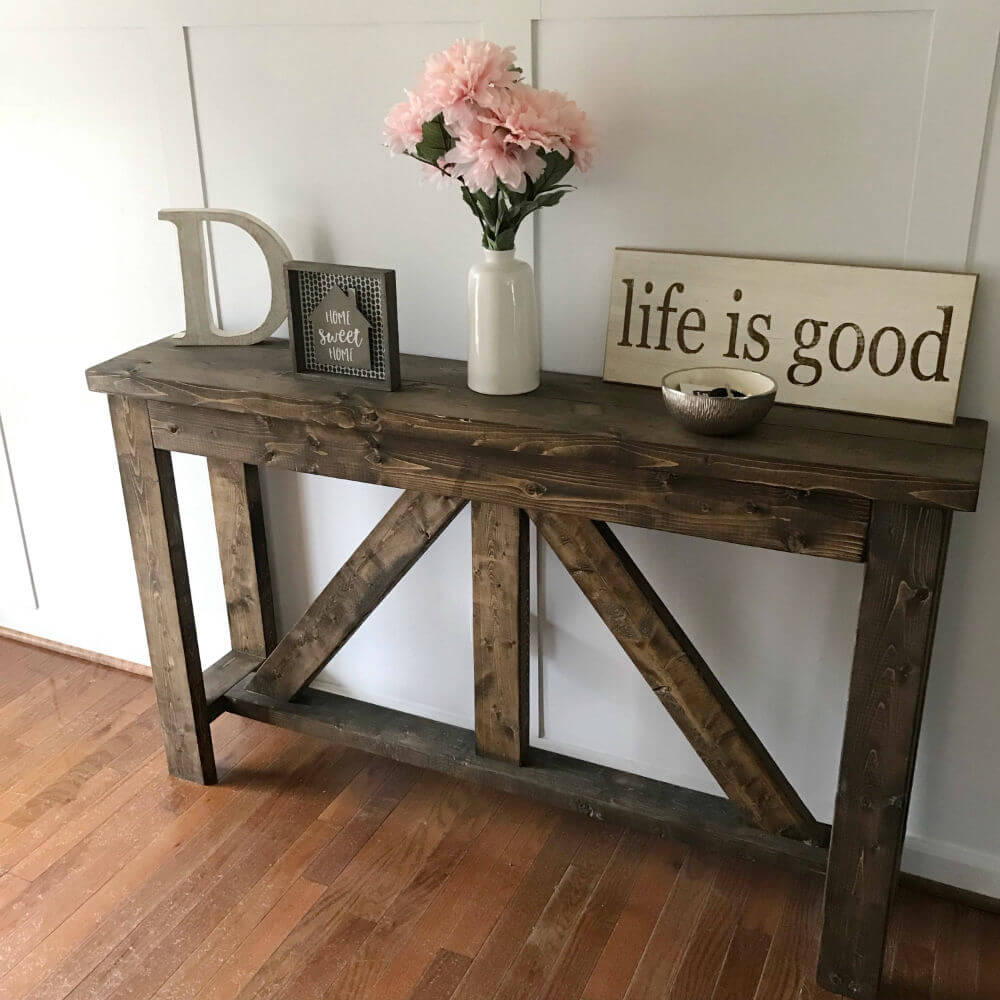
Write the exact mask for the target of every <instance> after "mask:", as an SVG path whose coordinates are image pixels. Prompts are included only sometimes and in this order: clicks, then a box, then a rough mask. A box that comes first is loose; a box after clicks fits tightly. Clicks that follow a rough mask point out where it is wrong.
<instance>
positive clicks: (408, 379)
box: [87, 339, 986, 520]
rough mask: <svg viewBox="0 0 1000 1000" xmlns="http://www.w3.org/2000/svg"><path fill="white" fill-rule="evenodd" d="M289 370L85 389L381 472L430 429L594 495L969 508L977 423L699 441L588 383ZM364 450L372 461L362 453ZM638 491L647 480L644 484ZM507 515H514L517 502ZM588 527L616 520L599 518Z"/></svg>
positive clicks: (788, 423) (846, 425) (638, 401)
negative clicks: (714, 485) (311, 439)
mask: <svg viewBox="0 0 1000 1000" xmlns="http://www.w3.org/2000/svg"><path fill="white" fill-rule="evenodd" d="M287 369H288V361H287V346H286V344H285V342H284V341H269V342H266V343H264V344H259V345H256V346H255V347H254V349H253V350H243V349H240V348H232V347H218V348H214V347H213V348H205V349H204V350H201V351H198V352H195V351H185V350H184V349H183V348H178V347H177V346H176V345H174V344H172V343H171V342H170V341H169V339H168V340H165V341H158V342H156V343H153V344H149V345H147V346H145V347H141V348H137V349H136V350H134V351H130V352H128V353H127V354H124V355H122V356H120V357H118V358H113V359H111V360H110V361H107V362H105V363H103V364H100V365H96V366H95V367H93V368H91V369H90V370H89V371H88V373H87V379H88V385H89V386H90V388H91V389H94V390H96V391H99V392H107V393H117V394H122V395H129V396H135V397H138V398H142V399H146V400H154V401H158V402H161V403H176V404H180V405H182V406H190V407H194V408H198V409H209V410H215V411H228V412H231V413H236V414H240V413H251V414H255V415H257V416H259V417H260V418H261V419H262V420H264V421H269V420H273V419H277V420H279V421H281V420H288V421H291V422H293V423H296V424H299V425H301V424H303V423H307V424H315V425H317V426H326V427H340V428H343V429H345V430H349V431H351V432H353V437H354V438H355V440H356V441H357V442H358V443H359V444H358V447H357V448H356V449H355V453H356V455H357V456H358V459H359V461H361V462H365V461H367V463H368V464H369V465H378V464H379V462H380V461H382V455H383V451H384V449H385V448H386V445H387V444H389V445H391V443H392V439H393V437H394V436H395V437H396V439H397V440H398V439H400V438H402V439H404V440H407V441H413V440H416V439H417V438H420V437H426V436H427V435H428V428H430V429H431V433H432V434H433V435H434V436H436V437H437V438H438V440H439V441H440V442H448V441H451V442H454V443H456V444H457V443H461V442H464V443H465V444H466V445H467V446H468V447H467V448H466V454H468V448H469V447H471V448H474V449H476V450H477V452H485V451H491V452H492V451H496V452H505V453H506V454H507V456H508V457H509V456H510V455H512V454H516V455H518V456H519V457H521V458H523V459H527V458H529V457H531V456H545V455H547V456H550V457H552V456H557V455H562V456H563V461H562V463H556V466H557V468H558V467H559V466H561V467H562V468H563V469H566V468H567V466H569V468H570V469H572V468H578V467H585V468H587V469H591V470H593V475H592V481H593V482H594V483H599V482H600V479H601V476H600V471H601V469H602V468H607V467H609V466H612V467H613V466H615V465H618V464H619V463H621V464H623V465H625V466H626V467H633V468H634V467H639V468H642V469H647V470H650V471H653V472H656V473H658V474H660V475H676V476H679V477H684V476H696V477H699V476H700V477H707V478H710V479H721V480H728V481H734V482H745V483H757V484H762V485H769V486H777V487H785V488H788V489H792V490H807V491H810V490H824V491H834V492H842V493H844V494H846V495H848V496H855V497H862V498H867V499H876V500H895V501H898V502H905V503H913V502H918V503H927V504H936V505H940V506H945V507H950V508H954V509H958V510H972V509H974V508H975V505H976V498H977V495H978V490H979V480H980V476H981V471H982V460H983V449H984V446H985V438H986V424H985V423H984V422H983V421H977V420H967V419H960V420H959V421H958V422H957V424H956V425H955V426H954V427H931V426H929V425H926V424H917V423H908V422H904V421H893V420H887V419H880V418H872V417H864V416H854V415H850V414H822V413H816V412H815V411H809V410H805V409H801V408H794V407H783V406H776V407H775V408H774V409H773V410H772V412H771V413H770V414H769V415H768V417H767V418H766V419H765V421H764V422H763V423H762V424H760V425H758V426H757V427H756V428H754V429H753V431H752V432H751V433H749V434H746V435H741V436H739V437H735V438H714V439H706V438H704V437H699V436H697V435H693V434H690V433H688V432H686V431H684V430H683V429H681V428H680V427H678V426H677V425H676V424H674V423H673V422H671V421H670V420H668V419H667V418H666V416H665V414H664V410H663V402H662V400H661V399H660V396H659V394H658V393H657V392H656V391H655V390H651V389H644V388H637V387H632V386H615V385H608V384H606V383H602V382H601V381H600V380H599V379H595V378H590V377H588V376H580V375H559V374H552V373H545V374H543V377H542V385H541V387H540V388H539V389H538V390H536V391H535V392H533V393H529V394H528V395H526V396H518V397H516V398H513V399H512V398H505V397H500V396H497V397H490V396H482V395H479V394H477V393H474V392H472V391H471V390H469V389H468V388H467V387H466V385H465V365H464V364H463V363H461V362H453V361H446V360H441V359H437V358H421V357H416V356H412V355H404V356H403V358H402V373H403V386H402V389H401V390H400V391H399V392H394V393H378V392H374V391H372V392H365V391H362V390H356V391H351V392H344V391H338V389H337V387H335V386H333V385H331V384H330V383H328V382H325V381H323V380H321V379H315V378H309V377H307V376H303V375H296V374H294V373H291V372H289V371H288V370H287ZM264 426H265V427H266V424H265V425H264ZM366 443H367V445H368V448H367V451H365V450H363V448H362V446H363V445H364V444H366ZM279 445H280V441H279ZM322 450H325V449H323V448H322V446H320V447H318V448H316V449H314V452H319V451H322ZM388 451H389V457H390V459H391V455H392V450H391V448H389V449H388ZM307 454H308V451H307ZM366 456H367V459H366ZM232 457H234V458H235V457H236V456H232ZM318 457H319V456H316V459H317V460H318ZM570 459H571V461H570ZM245 460H246V461H251V462H252V461H253V460H251V459H245ZM254 464H257V463H254ZM529 468H530V464H528V463H526V464H525V466H524V467H523V468H522V469H521V474H520V476H519V477H518V481H517V482H518V485H517V488H519V489H520V490H522V492H523V490H525V489H527V488H528V485H529V482H530V479H531V474H530V473H528V472H527V469H529ZM351 478H353V477H351ZM366 481H371V480H366ZM645 482H650V480H649V479H648V478H647V479H644V480H643V482H641V483H640V485H643V483H645ZM538 485H539V486H544V487H546V488H548V487H549V485H550V484H549V483H547V482H545V481H542V482H540V483H539V484H538ZM551 485H553V486H554V485H555V484H551ZM424 488H425V489H426V488H428V487H424ZM439 492H441V491H439ZM474 499H499V498H498V497H496V496H494V497H475V498H474ZM504 502H509V503H512V504H513V505H515V506H516V505H518V501H517V500H515V499H509V500H504ZM591 516H592V517H598V516H600V517H602V518H604V519H607V520H615V518H613V517H611V516H610V515H599V514H597V513H596V512H595V513H593V514H591Z"/></svg>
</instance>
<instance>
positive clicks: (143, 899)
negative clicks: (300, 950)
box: [0, 731, 302, 1000]
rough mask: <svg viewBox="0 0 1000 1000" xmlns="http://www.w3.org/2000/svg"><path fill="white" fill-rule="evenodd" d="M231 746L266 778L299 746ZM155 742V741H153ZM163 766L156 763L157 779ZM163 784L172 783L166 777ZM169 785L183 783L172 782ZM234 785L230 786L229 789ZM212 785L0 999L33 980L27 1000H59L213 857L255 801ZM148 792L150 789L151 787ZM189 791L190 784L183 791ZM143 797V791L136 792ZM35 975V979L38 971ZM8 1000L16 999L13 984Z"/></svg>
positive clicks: (248, 793)
mask: <svg viewBox="0 0 1000 1000" xmlns="http://www.w3.org/2000/svg"><path fill="white" fill-rule="evenodd" d="M241 735H242V736H243V739H240V738H239V737H237V739H235V740H234V741H233V744H232V745H231V747H230V748H229V752H231V753H233V754H234V755H235V754H239V753H240V751H241V750H242V751H243V752H242V754H240V756H241V759H240V760H239V761H234V762H233V763H234V773H235V774H236V775H237V781H238V774H239V771H238V767H239V765H241V764H242V765H243V766H245V767H247V768H248V769H249V770H251V771H252V772H253V773H266V772H267V770H268V767H269V766H273V765H277V767H287V768H291V767H293V766H294V763H295V760H296V757H297V755H298V754H300V753H301V752H302V747H301V746H300V745H298V744H297V743H296V742H295V741H292V740H289V739H288V738H287V736H286V734H284V733H281V732H277V731H275V732H271V733H268V734H267V735H266V736H265V737H264V738H263V739H260V738H259V737H260V733H259V732H258V733H253V734H252V735H254V736H256V737H258V738H257V739H255V740H254V741H253V742H252V743H250V742H249V740H248V737H249V736H250V735H251V734H250V733H246V732H245V733H243V734H241ZM158 742H159V741H158ZM165 768H166V761H165V759H164V758H163V757H162V756H161V757H160V758H159V759H158V760H157V761H156V773H157V774H158V775H162V774H163V773H164V771H165ZM164 780H165V781H166V782H167V783H168V784H170V783H171V779H169V778H166V779H164ZM174 784H180V783H178V782H174ZM235 784H236V782H234V785H235ZM234 785H230V786H221V785H219V786H213V787H207V788H203V789H202V794H201V795H200V796H198V798H197V799H196V800H195V801H194V802H193V803H192V805H191V807H190V808H189V809H187V810H185V811H183V812H181V813H180V814H179V815H178V816H177V817H176V819H174V820H173V821H172V822H170V823H167V824H166V825H165V826H163V827H162V828H161V829H159V831H158V833H157V835H156V836H154V837H153V838H152V839H151V841H150V842H149V843H148V844H147V845H146V847H145V848H143V850H142V851H140V853H139V854H138V855H136V856H135V857H134V858H132V859H131V860H130V861H129V862H128V863H127V864H126V865H124V866H123V867H122V868H121V869H120V870H119V871H118V872H116V873H115V874H114V875H113V876H112V877H111V878H110V879H109V880H108V881H107V882H106V883H104V885H102V886H101V887H100V888H99V889H98V890H97V891H96V892H95V893H94V894H93V895H92V896H91V897H90V898H89V899H88V900H87V901H86V903H85V904H84V905H82V906H80V907H79V908H78V909H77V910H76V911H75V912H73V913H72V914H71V915H70V916H68V917H67V918H66V920H64V921H63V923H62V924H60V925H59V926H58V928H57V929H56V930H55V931H54V932H53V933H52V934H50V935H49V936H48V937H47V938H46V939H45V940H44V941H43V943H42V946H41V949H36V951H35V952H33V953H32V955H31V956H28V958H27V959H25V960H24V961H22V962H21V963H20V965H19V966H18V967H17V968H16V969H15V970H13V971H12V972H11V973H10V974H9V975H8V976H6V977H4V978H3V979H2V980H0V997H5V998H6V996H7V994H6V993H5V992H4V991H5V988H7V987H8V986H10V984H11V981H18V982H20V981H24V980H26V979H27V980H30V982H31V986H32V989H31V992H30V993H28V994H26V995H29V996H31V997H32V1000H61V998H63V997H65V996H67V995H68V994H69V993H70V992H71V990H73V989H74V988H75V987H76V986H77V984H78V983H80V982H81V981H82V980H83V979H84V977H85V976H87V975H88V974H89V973H90V972H91V971H92V970H93V969H94V968H96V967H97V965H98V964H99V963H100V962H101V961H102V960H103V959H104V958H105V956H107V955H108V954H109V953H110V952H111V951H112V950H113V949H114V948H115V947H116V946H117V945H118V944H119V943H120V942H121V941H122V940H123V939H124V938H125V936H126V935H127V934H129V933H130V932H131V931H132V929H133V928H134V927H135V926H136V925H137V924H138V923H139V921H140V920H142V919H143V918H144V917H145V916H146V915H147V914H148V913H149V912H150V911H151V910H152V909H153V908H154V907H155V906H156V905H157V904H158V903H159V902H160V901H161V900H162V899H163V898H164V897H165V896H166V895H167V894H168V893H169V892H170V891H171V889H172V888H173V887H174V886H175V885H177V884H178V883H179V882H181V881H182V880H183V879H184V878H185V877H186V875H187V874H188V873H189V872H190V871H191V870H192V869H193V868H194V867H195V866H196V865H197V864H199V863H200V861H201V860H202V858H203V857H204V856H205V855H206V854H208V853H210V851H211V848H212V845H213V844H214V843H215V842H216V841H218V840H221V839H224V837H225V836H226V835H227V833H228V832H230V831H231V830H232V829H233V828H235V827H236V826H238V825H239V824H240V823H241V822H244V821H245V820H246V818H247V817H248V816H249V815H250V814H251V813H252V811H253V809H254V808H255V806H256V804H257V802H256V801H255V800H256V799H257V796H256V795H254V793H253V789H252V788H246V789H243V790H241V789H239V788H238V787H234ZM149 787H155V784H154V783H153V782H151V783H150V785H148V786H147V788H149ZM184 787H187V786H184ZM140 794H141V793H140ZM39 951H42V952H44V953H46V956H47V958H46V962H45V965H47V969H45V968H43V969H41V970H39V969H38V968H37V965H38V963H37V962H34V963H33V962H32V961H31V959H32V958H33V957H36V956H37V954H38V953H39ZM36 973H40V974H36ZM11 989H12V993H11V995H12V996H18V995H21V994H18V993H17V992H16V988H15V987H11Z"/></svg>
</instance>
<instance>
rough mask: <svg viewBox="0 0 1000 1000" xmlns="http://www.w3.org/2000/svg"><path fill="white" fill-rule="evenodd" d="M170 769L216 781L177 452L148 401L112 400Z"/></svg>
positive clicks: (131, 533) (135, 557) (130, 527)
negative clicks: (154, 422) (157, 438)
mask: <svg viewBox="0 0 1000 1000" xmlns="http://www.w3.org/2000/svg"><path fill="white" fill-rule="evenodd" d="M108 404H109V406H110V409H111V424H112V428H113V430H114V436H115V447H116V449H117V451H118V468H119V471H120V472H121V480H122V492H123V494H124V497H125V511H126V514H127V515H128V525H129V533H130V535H131V537H132V554H133V557H134V559H135V567H136V576H137V578H138V581H139V596H140V598H141V601H142V614H143V618H144V620H145V623H146V639H147V641H148V642H149V657H150V663H151V664H152V668H153V684H154V685H155V687H156V701H157V705H158V706H159V710H160V720H161V723H162V726H163V739H164V742H165V744H166V748H167V766H168V767H169V768H170V773H171V774H173V775H176V776H177V777H180V778H187V779H188V780H189V781H198V782H202V783H206V784H211V783H212V782H214V781H215V778H216V772H215V760H214V757H213V754H212V734H211V731H210V730H209V718H208V707H207V705H206V702H205V686H204V683H203V681H202V676H201V660H200V659H199V655H198V640H197V636H196V634H195V623H194V609H193V607H192V604H191V589H190V585H189V583H188V575H187V560H186V559H185V556H184V539H183V535H182V533H181V520H180V513H179V511H178V509H177V491H176V489H175V487H174V473H173V465H172V463H171V460H170V454H169V452H164V451H159V450H157V449H155V448H154V447H153V441H152V434H151V431H150V427H149V415H148V413H147V411H146V406H145V404H144V403H143V402H142V401H141V400H136V399H129V398H126V397H122V396H111V397H110V398H109V399H108Z"/></svg>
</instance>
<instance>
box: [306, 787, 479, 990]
mask: <svg viewBox="0 0 1000 1000" xmlns="http://www.w3.org/2000/svg"><path fill="white" fill-rule="evenodd" d="M498 800H499V796H498V795H497V794H496V793H494V792H491V791H483V792H480V793H478V794H476V795H474V796H473V797H472V799H471V800H470V802H469V804H468V805H467V806H466V808H465V809H464V810H463V811H462V813H461V814H460V815H459V816H458V817H457V818H456V820H455V822H454V823H453V825H452V826H451V828H450V829H449V830H448V832H447V834H445V836H444V837H443V839H442V840H441V841H440V842H439V843H438V845H437V846H436V847H435V848H434V850H433V851H432V852H431V853H430V855H428V857H427V860H426V862H425V863H424V864H423V866H422V867H421V868H420V869H419V870H418V871H417V872H416V874H415V875H414V876H413V878H412V879H411V880H410V881H409V883H407V885H406V886H405V887H404V888H403V889H402V891H401V892H400V893H399V894H398V895H397V896H396V898H395V899H394V900H393V901H392V904H391V906H389V908H388V909H387V910H386V911H385V913H384V914H383V916H382V918H381V919H380V920H379V921H378V923H377V924H376V925H375V927H374V928H373V929H372V932H371V934H370V935H369V936H368V937H367V938H366V939H365V943H364V945H363V946H362V947H361V948H360V949H359V950H358V953H357V955H355V956H353V957H352V958H351V960H350V962H349V963H348V964H347V965H346V966H345V967H344V969H343V970H342V972H341V973H340V975H339V976H338V979H337V983H336V985H335V986H334V987H333V988H332V989H330V990H329V991H328V992H327V993H326V995H325V1000H357V998H358V997H360V996H364V995H366V994H367V993H368V992H369V991H370V990H371V989H372V987H373V986H374V984H375V983H376V982H377V980H378V979H379V978H380V976H381V975H382V973H383V972H384V970H385V968H386V966H387V965H388V964H389V963H390V962H391V961H392V959H393V958H394V957H395V955H396V953H397V952H398V951H399V949H400V948H401V947H402V946H403V944H404V943H405V941H406V940H407V938H408V937H409V936H410V934H412V933H413V930H414V928H415V927H416V925H417V922H418V921H419V919H420V918H421V917H422V916H423V914H424V912H425V911H426V909H427V907H428V906H429V905H430V903H431V901H432V900H433V899H434V898H435V897H436V896H437V894H438V893H439V892H440V890H441V888H442V886H443V885H444V884H445V882H447V880H448V878H449V876H450V875H451V874H452V873H453V872H454V870H455V868H456V867H457V866H458V864H459V863H460V862H461V860H462V858H463V857H464V856H465V853H466V851H467V850H468V849H469V845H470V844H471V843H472V842H473V841H474V840H475V839H476V838H477V837H478V836H479V834H480V833H481V832H482V830H483V828H484V827H485V826H486V824H487V823H489V822H490V820H491V819H492V817H493V814H494V813H495V812H496V809H497V805H498Z"/></svg>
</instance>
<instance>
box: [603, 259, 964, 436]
mask: <svg viewBox="0 0 1000 1000" xmlns="http://www.w3.org/2000/svg"><path fill="white" fill-rule="evenodd" d="M975 288H976V275H974V274H950V273H941V272H932V271H913V270H901V269H891V268H874V267H850V266H845V265H837V264H807V263H800V262H795V261H782V260H754V259H750V258H743V257H707V256H701V255H698V254H688V253H675V252H670V251H661V250H636V249H628V248H617V249H616V250H615V254H614V266H613V269H612V280H611V306H610V309H609V311H608V333H607V346H606V350H605V356H604V378H605V380H606V381H608V382H628V383H630V384H633V385H651V386H652V385H656V386H658V385H659V384H660V380H661V379H662V378H663V376H664V375H666V374H668V373H669V372H673V371H678V370H680V369H683V368H696V367H706V366H715V367H725V368H748V369H752V370H754V371H760V372H763V373H764V374H765V375H770V376H771V378H773V379H774V381H775V382H776V383H777V385H778V397H777V398H778V402H781V403H793V404H796V405H799V406H815V407H820V408H822V409H835V410H851V411H855V412H859V413H872V414H881V415H884V416H890V417H902V418H908V419H913V420H925V421H929V422H933V423H947V424H950V423H954V421H955V408H956V405H957V400H958V387H959V383H960V381H961V375H962V362H963V360H964V358H965V345H966V339H967V337H968V333H969V321H970V318H971V315H972V301H973V296H974V293H975Z"/></svg>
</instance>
